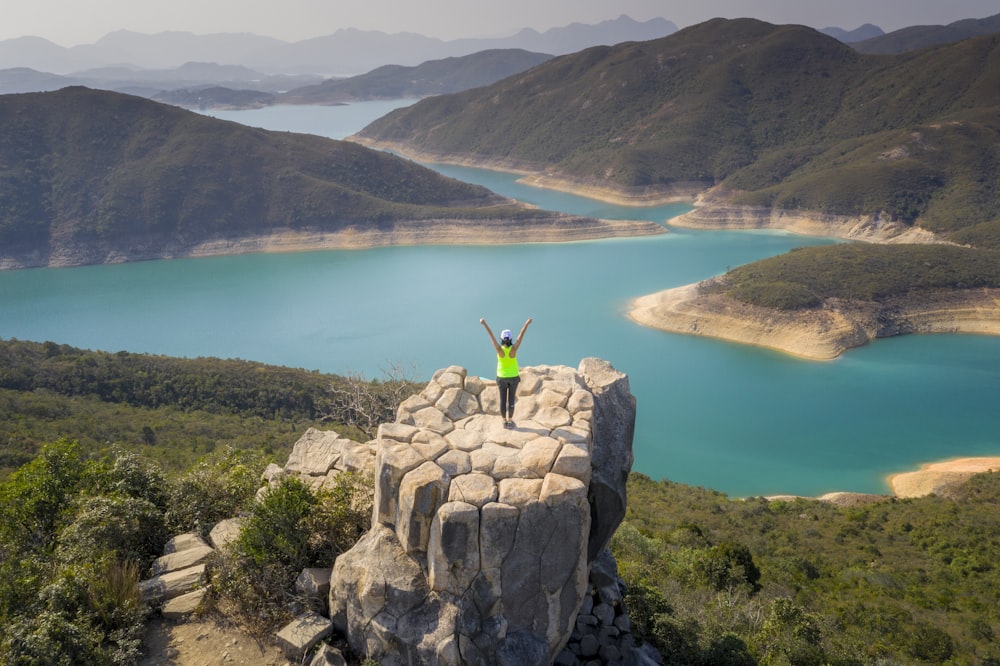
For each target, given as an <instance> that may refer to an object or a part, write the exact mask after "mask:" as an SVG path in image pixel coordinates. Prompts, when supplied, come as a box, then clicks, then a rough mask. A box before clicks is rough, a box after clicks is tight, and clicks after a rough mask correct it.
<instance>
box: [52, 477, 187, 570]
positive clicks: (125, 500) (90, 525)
mask: <svg viewBox="0 0 1000 666" xmlns="http://www.w3.org/2000/svg"><path fill="white" fill-rule="evenodd" d="M166 540H167V531H166V529H165V527H164V524H163V512H162V511H161V510H159V509H157V507H156V506H155V505H154V504H153V503H152V502H150V501H148V500H145V499H137V498H134V497H123V496H115V495H111V496H108V495H98V496H95V497H86V498H84V499H83V500H81V501H80V503H79V509H78V510H77V513H76V517H75V519H74V520H73V522H71V523H70V524H69V525H67V526H66V527H65V528H64V529H63V530H62V531H61V532H60V533H59V536H58V537H57V543H58V548H57V550H56V554H57V557H58V559H59V560H61V561H63V562H87V561H92V560H93V559H94V558H101V557H106V556H107V555H108V554H110V555H111V556H112V557H113V558H114V559H116V560H118V561H122V562H135V563H137V564H139V565H140V566H142V567H143V568H145V567H147V566H148V565H149V564H151V563H152V561H153V559H155V558H156V557H157V555H159V551H160V550H161V549H162V547H163V544H164V543H165V542H166Z"/></svg>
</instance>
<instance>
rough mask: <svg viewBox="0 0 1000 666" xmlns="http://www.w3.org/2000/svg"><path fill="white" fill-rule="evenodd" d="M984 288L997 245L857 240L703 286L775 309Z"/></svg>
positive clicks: (737, 271) (998, 261)
mask: <svg viewBox="0 0 1000 666" xmlns="http://www.w3.org/2000/svg"><path fill="white" fill-rule="evenodd" d="M983 288H994V289H995V288H1000V252H998V251H997V250H995V249H977V248H968V247H956V246H937V245H860V244H850V245H827V246H817V247H808V248H797V249H795V250H792V251H791V252H788V253H786V254H783V255H779V256H776V257H770V258H767V259H762V260H760V261H756V262H753V263H751V264H747V265H745V266H739V267H737V268H733V269H731V270H730V271H728V272H726V274H725V275H722V276H719V277H718V278H716V279H714V280H712V281H710V282H707V283H705V284H704V286H703V287H702V289H703V290H708V291H715V292H719V291H722V292H725V293H728V294H729V295H730V296H733V297H734V298H736V299H738V300H741V301H743V302H746V303H751V304H753V305H759V306H763V307H769V308H775V309H779V310H801V309H806V308H813V307H819V306H821V305H822V304H823V303H824V302H825V301H827V300H828V299H839V300H846V301H871V302H876V303H882V304H886V305H890V304H892V303H894V302H898V299H900V298H906V299H914V298H920V297H921V296H927V295H930V294H932V293H935V292H937V293H941V292H951V291H955V290H963V289H983Z"/></svg>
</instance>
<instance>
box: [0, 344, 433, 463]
mask: <svg viewBox="0 0 1000 666" xmlns="http://www.w3.org/2000/svg"><path fill="white" fill-rule="evenodd" d="M419 387H420V385H419V384H417V383H415V382H414V381H413V380H412V379H410V378H409V377H406V376H405V375H404V374H403V373H401V372H398V371H397V372H394V373H392V375H391V376H387V377H380V378H364V377H360V376H348V377H344V376H339V375H330V374H325V373H320V372H315V371H308V370H300V369H295V368H285V367H280V366H273V365H266V364H263V363H255V362H251V361H241V360H223V359H216V358H196V359H182V358H173V357H169V356H157V355H151V354H132V353H129V352H118V353H114V354H112V353H108V352H100V351H90V350H86V349H78V348H75V347H70V346H68V345H58V344H55V343H53V342H46V343H36V342H23V341H18V340H0V478H2V477H3V476H4V475H5V474H6V473H9V472H10V471H11V470H13V469H16V468H17V467H19V466H20V465H21V464H23V463H25V462H27V461H28V460H31V459H32V458H33V457H34V456H35V455H36V454H37V453H38V452H39V450H40V449H41V447H42V446H43V445H44V444H45V443H46V442H52V441H55V440H57V439H59V438H69V439H72V440H75V441H78V442H79V443H80V445H81V446H82V447H83V452H84V453H85V454H86V455H90V456H94V455H98V454H108V453H110V452H111V451H112V450H114V449H118V448H122V449H127V450H129V451H136V452H142V453H144V454H145V455H147V456H150V457H152V458H155V459H157V460H158V461H159V462H160V464H161V465H163V466H164V468H165V469H166V470H168V471H170V472H178V471H184V470H186V469H188V468H189V467H190V465H191V464H192V463H193V462H194V461H195V460H196V459H197V458H198V457H200V456H202V455H205V454H207V453H210V452H212V451H214V450H215V449H216V448H220V449H221V448H223V447H226V446H230V447H234V448H237V449H243V450H253V451H258V452H263V453H265V454H267V455H273V456H275V457H276V458H277V459H283V457H285V456H287V453H288V451H290V450H291V446H292V444H293V443H294V442H295V440H296V439H298V438H299V437H300V436H301V435H302V433H303V432H304V431H305V430H306V429H307V428H309V427H310V426H319V425H322V426H323V427H336V428H337V429H338V430H340V431H341V432H342V433H343V434H344V435H345V436H348V437H354V438H356V439H358V440H360V441H368V440H369V439H371V438H372V437H374V428H375V427H376V426H377V424H378V423H380V422H381V421H382V420H385V419H390V420H391V419H392V418H393V417H394V415H395V405H397V404H398V403H399V402H400V401H401V400H402V399H403V398H404V397H406V396H408V395H409V394H410V393H413V392H416V391H417V390H418V389H419Z"/></svg>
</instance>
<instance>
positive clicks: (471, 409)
mask: <svg viewBox="0 0 1000 666" xmlns="http://www.w3.org/2000/svg"><path fill="white" fill-rule="evenodd" d="M498 412H499V395H498V392H497V389H496V386H495V383H494V382H493V381H492V380H485V379H482V378H479V377H475V376H470V375H469V374H468V372H467V371H466V369H465V368H462V367H459V366H452V367H448V368H444V369H442V370H439V371H438V372H436V373H435V374H434V376H433V378H432V380H431V381H430V382H429V383H428V385H427V387H426V388H425V389H424V390H423V391H422V392H421V393H420V394H418V395H415V396H412V397H411V398H409V399H407V400H406V401H404V402H403V403H402V404H401V405H400V408H399V411H398V414H397V418H396V422H395V423H391V424H383V425H382V426H381V427H380V429H379V432H378V438H377V439H376V440H375V441H374V442H373V443H371V446H370V447H369V448H368V449H367V450H368V451H369V452H370V451H371V449H372V448H373V449H374V450H375V454H374V475H375V506H374V511H373V517H372V529H371V530H370V531H369V532H368V533H367V534H366V535H365V536H364V537H363V538H362V540H361V541H360V542H359V543H358V544H357V545H356V546H355V547H354V548H352V549H351V550H350V551H348V552H347V553H344V554H342V555H341V556H340V557H338V558H337V561H336V563H335V566H334V572H333V576H332V578H331V589H330V615H331V619H332V620H333V622H334V625H335V626H336V627H337V629H338V630H340V631H341V632H343V633H344V634H345V635H346V636H347V637H348V640H349V641H350V643H351V646H352V648H353V649H354V650H356V651H358V652H359V653H362V654H366V655H368V656H370V657H373V658H375V659H378V660H380V661H381V663H382V664H384V665H386V666H390V665H391V664H395V663H400V664H402V663H408V664H409V663H425V664H432V663H433V664H443V665H450V664H455V665H458V664H549V663H552V662H553V660H554V659H555V657H556V655H558V654H559V653H560V650H562V649H563V648H564V647H565V646H566V644H567V641H568V640H569V638H570V636H571V634H572V633H573V631H574V629H575V628H576V624H577V622H576V619H577V615H578V613H579V611H580V608H581V606H582V605H583V603H584V600H585V598H586V599H588V600H589V597H590V594H591V586H590V584H589V583H588V576H589V575H590V568H591V564H592V562H593V561H594V560H595V559H596V558H597V556H598V555H599V554H600V553H602V552H603V551H605V549H606V548H607V545H608V543H609V542H610V539H611V535H612V534H613V532H614V530H615V528H617V526H618V524H619V523H620V522H621V520H622V518H623V516H624V511H625V482H626V479H627V477H628V473H629V470H630V469H631V465H632V435H633V430H634V423H635V399H634V398H633V397H632V395H631V393H630V391H629V386H628V378H627V377H626V376H625V375H624V374H622V373H620V372H618V371H617V370H615V369H614V368H613V367H612V366H611V365H610V364H608V363H607V362H606V361H602V360H600V359H593V358H588V359H584V360H583V361H582V362H581V363H580V366H579V368H577V369H575V370H574V369H572V368H569V367H566V366H534V367H528V368H523V369H522V371H521V382H520V385H519V387H518V397H517V403H516V407H515V411H514V421H515V423H516V426H515V428H513V429H506V428H504V427H503V420H502V419H501V417H500V416H499V415H498ZM313 446H314V447H318V446H319V445H318V444H314V445H313ZM359 446H360V445H359ZM365 446H368V445H365ZM331 448H335V449H338V450H337V451H336V454H337V455H341V456H342V455H343V453H344V451H353V450H354V449H356V448H358V447H357V446H354V445H353V444H352V445H351V446H347V447H345V446H344V443H337V442H334V443H333V445H332V446H331ZM332 455H334V454H333V453H331V456H332ZM293 466H294V465H293ZM323 466H324V467H325V466H326V463H324V464H323ZM354 466H357V467H359V468H361V467H364V465H362V464H357V465H354V464H352V467H354ZM287 471H290V470H287ZM318 471H319V470H316V471H313V472H312V473H313V474H317V473H318ZM315 478H317V481H319V476H316V477H315Z"/></svg>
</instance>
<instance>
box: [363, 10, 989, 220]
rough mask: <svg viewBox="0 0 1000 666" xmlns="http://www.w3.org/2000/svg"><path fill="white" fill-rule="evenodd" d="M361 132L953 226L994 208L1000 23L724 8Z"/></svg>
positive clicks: (641, 182)
mask: <svg viewBox="0 0 1000 666" xmlns="http://www.w3.org/2000/svg"><path fill="white" fill-rule="evenodd" d="M357 138H358V139H359V140H361V141H371V142H376V143H377V142H384V145H395V146H399V147H402V148H403V149H415V150H419V151H422V152H425V153H432V154H435V155H438V156H441V158H442V159H448V157H449V156H450V157H453V158H461V159H463V160H467V161H468V160H471V161H480V162H482V163H484V164H495V165H497V164H498V165H506V166H510V167H518V168H522V169H526V170H529V171H537V172H539V173H542V172H544V173H545V175H546V176H556V177H561V178H564V179H567V180H569V181H573V182H577V183H579V184H581V185H600V186H605V187H609V188H616V189H617V190H619V191H620V192H622V193H624V194H635V195H638V194H649V193H655V192H658V191H659V192H677V191H679V190H680V191H686V192H687V193H688V194H690V195H694V194H696V193H699V192H702V191H704V190H705V189H706V188H709V187H715V186H718V189H717V190H716V192H715V196H716V199H719V198H721V199H726V198H728V199H730V200H732V201H734V202H736V203H742V204H746V205H753V206H765V207H777V208H781V209H793V210H805V211H811V212H817V213H836V214H844V215H863V214H866V215H877V214H885V215H887V216H889V217H890V218H893V219H898V220H903V221H905V222H907V223H913V222H917V221H919V223H920V224H924V225H926V226H927V227H928V228H930V229H933V230H935V231H943V232H949V231H951V230H954V229H956V228H958V227H963V226H969V225H973V224H977V223H981V222H986V221H989V220H993V219H996V218H997V217H998V216H1000V190H998V188H997V174H998V164H1000V37H998V36H996V35H993V36H987V37H980V38H976V39H969V40H966V41H963V42H959V43H957V44H950V45H947V46H941V47H937V48H930V49H924V50H920V51H916V52H912V53H906V54H902V55H897V56H871V55H863V54H860V53H858V52H857V51H855V50H854V49H852V48H851V47H850V46H848V45H845V44H842V43H840V42H838V41H837V40H835V39H833V38H831V37H827V36H825V35H822V34H820V33H818V32H816V31H814V30H811V29H809V28H806V27H803V26H775V25H771V24H768V23H763V22H760V21H756V20H752V19H739V20H725V19H716V20H712V21H708V22H706V23H703V24H699V25H696V26H692V27H689V28H686V29H684V30H681V31H679V32H677V33H675V34H673V35H670V36H668V37H665V38H663V39H659V40H654V41H649V42H641V43H626V44H619V45H617V46H614V47H599V48H592V49H587V50H585V51H582V52H580V53H577V54H573V55H568V56H563V57H560V58H556V59H554V60H552V61H549V62H547V63H544V64H542V65H541V66H539V67H536V68H535V69H533V70H531V71H529V72H526V73H524V74H522V75H518V76H514V77H510V78H508V79H505V80H503V81H501V82H499V83H497V84H495V85H493V86H489V87H487V88H485V89H482V90H474V91H468V92H464V93H459V94H457V95H448V96H440V97H436V98H432V99H427V100H423V101H421V102H419V103H417V104H415V105H413V106H412V107H409V108H406V109H399V110H397V111H395V112H393V113H391V114H388V115H387V116H385V117H383V118H381V119H379V120H377V121H375V122H373V123H372V124H370V125H369V126H368V127H366V128H365V129H364V130H362V131H361V132H360V133H359V135H358V137H357Z"/></svg>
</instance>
